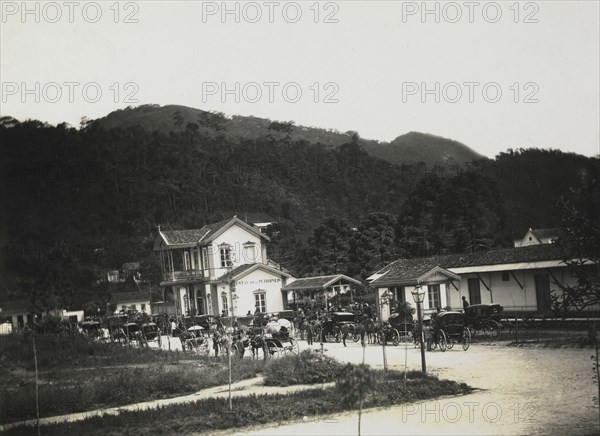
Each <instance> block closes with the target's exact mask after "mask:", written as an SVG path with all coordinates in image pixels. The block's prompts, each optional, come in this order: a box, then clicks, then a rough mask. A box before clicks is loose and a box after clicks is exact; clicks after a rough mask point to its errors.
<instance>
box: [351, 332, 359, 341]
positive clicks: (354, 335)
mask: <svg viewBox="0 0 600 436" xmlns="http://www.w3.org/2000/svg"><path fill="white" fill-rule="evenodd" d="M358 341H360V333H354V334H352V342H358Z"/></svg>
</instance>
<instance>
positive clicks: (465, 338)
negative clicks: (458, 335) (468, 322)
mask: <svg viewBox="0 0 600 436" xmlns="http://www.w3.org/2000/svg"><path fill="white" fill-rule="evenodd" d="M461 345H462V348H463V350H465V351H467V350H468V349H469V346H470V345H471V331H470V330H469V329H468V328H467V327H465V328H464V329H463V333H462V342H461Z"/></svg>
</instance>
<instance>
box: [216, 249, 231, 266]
mask: <svg viewBox="0 0 600 436" xmlns="http://www.w3.org/2000/svg"><path fill="white" fill-rule="evenodd" d="M219 254H220V257H221V268H229V267H231V266H233V262H232V261H231V245H229V244H221V245H219Z"/></svg>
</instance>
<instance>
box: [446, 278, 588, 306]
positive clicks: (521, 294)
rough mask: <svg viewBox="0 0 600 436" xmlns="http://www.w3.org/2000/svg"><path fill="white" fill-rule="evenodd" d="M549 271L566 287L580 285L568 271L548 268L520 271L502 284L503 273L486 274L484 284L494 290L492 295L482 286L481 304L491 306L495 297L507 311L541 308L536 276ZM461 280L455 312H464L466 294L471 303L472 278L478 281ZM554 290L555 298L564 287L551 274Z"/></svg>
mask: <svg viewBox="0 0 600 436" xmlns="http://www.w3.org/2000/svg"><path fill="white" fill-rule="evenodd" d="M548 271H552V274H553V275H554V277H556V279H557V280H558V281H559V282H560V283H561V284H563V285H574V284H576V283H577V279H576V278H575V277H571V276H570V275H569V273H568V272H567V270H566V268H548V269H531V270H516V271H512V274H511V273H510V272H509V276H508V278H509V279H508V281H502V272H501V271H494V272H486V273H479V275H480V276H481V278H482V279H483V280H484V282H485V283H486V284H487V285H488V287H490V289H491V290H492V293H491V295H490V292H489V291H488V290H487V289H486V288H485V286H483V284H480V290H481V303H482V304H491V303H492V296H493V302H494V303H496V304H501V305H502V306H503V307H504V309H505V310H510V311H536V310H537V308H538V306H537V295H536V289H535V276H536V275H537V274H548ZM513 274H514V276H515V277H516V278H517V279H518V281H519V282H520V283H521V285H522V286H523V289H521V287H520V286H519V284H518V283H517V281H516V280H515V278H514V277H513ZM460 276H461V280H460V288H459V289H460V292H457V291H456V290H454V289H453V288H452V289H451V290H452V292H451V293H450V295H451V300H452V301H451V306H452V308H453V309H455V310H462V296H463V295H464V296H465V297H466V298H467V301H469V302H470V300H469V284H468V279H469V278H477V275H475V274H461V275H460ZM549 278H550V291H551V292H552V293H553V294H555V295H560V294H561V292H562V291H561V290H560V288H559V287H558V286H557V285H556V284H555V283H554V279H553V277H552V276H551V275H550V276H549Z"/></svg>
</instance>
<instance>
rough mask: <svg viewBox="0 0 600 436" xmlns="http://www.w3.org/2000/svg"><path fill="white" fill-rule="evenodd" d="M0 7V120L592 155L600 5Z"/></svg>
mask: <svg viewBox="0 0 600 436" xmlns="http://www.w3.org/2000/svg"><path fill="white" fill-rule="evenodd" d="M0 3H1V7H2V21H1V23H0V25H1V34H0V36H1V47H0V55H1V59H0V61H1V62H0V77H1V82H2V101H1V104H2V107H1V114H2V115H11V116H14V117H16V118H18V119H26V118H35V119H39V120H42V121H47V122H50V123H52V124H56V123H59V122H63V121H67V122H69V123H71V124H73V125H78V123H79V120H80V118H81V117H82V116H87V117H89V118H98V117H102V116H104V115H106V114H107V113H109V112H111V111H113V110H115V109H120V108H124V107H127V106H130V105H134V106H135V105H138V104H160V105H167V104H181V105H186V106H192V107H197V108H201V109H205V110H217V111H222V112H224V113H226V114H228V115H235V114H239V115H255V116H259V117H265V118H270V119H273V120H293V121H295V122H296V123H297V124H302V125H309V126H318V127H324V128H332V129H337V130H340V131H347V130H356V131H358V132H359V133H360V135H361V136H362V137H364V138H371V139H379V140H384V141H390V140H392V139H394V138H395V137H396V136H398V135H401V134H403V133H406V132H408V131H413V130H414V131H421V132H427V133H433V134H437V135H440V136H444V137H448V138H453V139H456V140H459V141H461V142H464V143H465V144H467V145H469V146H471V147H472V148H474V149H475V150H477V151H479V152H480V153H482V154H485V155H488V156H494V155H495V154H497V153H498V152H499V151H504V150H506V149H507V148H518V147H541V148H559V149H562V150H565V151H573V152H576V153H581V154H584V155H595V154H598V153H600V150H599V144H600V136H599V135H600V134H599V132H600V127H599V123H600V121H599V120H600V113H599V109H600V102H599V95H600V90H599V83H600V71H599V68H600V48H599V44H600V35H599V26H600V24H599V2H598V1H538V2H515V1H508V2H503V1H502V2H485V1H481V2H478V1H474V2H462V1H460V2H434V1H432V2H426V3H423V2H421V1H419V2H402V1H380V2H378V1H368V2H367V1H347V2H344V1H337V2H326V1H325V2H318V3H317V2H315V1H299V2H287V1H281V2H279V1H272V2H268V1H264V2H263V1H258V2H235V1H232V2H226V3H223V2H221V1H219V2H199V1H198V2H194V1H180V2H173V1H169V2H167V1H140V2H119V3H116V2H113V1H109V2H96V3H95V2H86V1H83V2H77V1H74V2H62V1H58V2H26V3H25V8H24V7H23V3H22V2H21V1H17V2H12V1H1V2H0ZM25 9H26V10H25ZM225 9H227V10H228V11H229V13H226V14H225V15H223V12H224V11H225ZM115 21H116V22H115ZM59 85H60V87H59ZM98 91H100V94H98ZM36 100H37V101H36ZM136 100H137V102H136ZM236 100H237V101H236Z"/></svg>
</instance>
